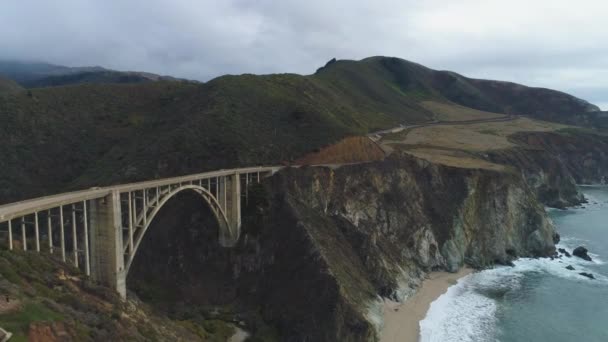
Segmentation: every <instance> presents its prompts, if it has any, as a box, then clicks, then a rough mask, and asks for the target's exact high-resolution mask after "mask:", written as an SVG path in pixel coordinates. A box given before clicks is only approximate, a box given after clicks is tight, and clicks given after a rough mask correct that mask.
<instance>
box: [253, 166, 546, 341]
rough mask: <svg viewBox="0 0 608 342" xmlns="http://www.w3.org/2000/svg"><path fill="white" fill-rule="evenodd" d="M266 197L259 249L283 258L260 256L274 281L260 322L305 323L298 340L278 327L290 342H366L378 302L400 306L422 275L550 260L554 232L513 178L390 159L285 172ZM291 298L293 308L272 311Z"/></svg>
mask: <svg viewBox="0 0 608 342" xmlns="http://www.w3.org/2000/svg"><path fill="white" fill-rule="evenodd" d="M268 191H269V193H270V194H271V198H272V199H271V205H270V209H269V215H270V217H271V219H270V220H268V221H269V222H271V225H270V226H269V227H265V229H267V231H266V232H265V234H269V235H268V236H263V237H262V238H261V240H260V241H261V243H262V245H265V244H266V243H268V241H273V240H275V238H274V236H277V237H281V238H280V240H278V241H276V240H275V241H276V242H274V243H273V245H274V246H275V247H276V246H278V245H281V244H284V246H285V247H283V248H278V249H277V248H273V249H269V251H270V254H269V255H267V256H266V258H267V259H266V260H270V261H268V263H267V266H266V267H264V269H265V273H267V276H268V278H269V279H272V282H274V283H273V284H272V285H273V286H271V287H269V288H272V292H271V293H269V294H268V297H267V311H268V312H269V313H270V314H271V315H272V316H273V317H272V318H274V319H277V320H278V321H279V322H281V321H283V322H284V323H287V321H288V320H289V318H287V317H291V318H293V317H294V316H297V315H294V311H295V312H296V313H297V312H301V311H308V312H314V313H316V314H315V315H312V316H310V315H309V316H307V317H305V316H300V317H298V318H297V319H296V320H297V321H298V323H299V325H300V326H301V327H302V328H301V329H298V330H296V329H293V328H292V327H293V325H292V324H284V326H283V328H282V329H281V331H282V333H283V335H284V336H290V337H292V340H294V341H304V340H318V341H335V340H339V341H361V340H374V339H375V336H376V335H375V333H376V331H377V329H379V328H380V326H381V324H382V323H381V316H380V315H379V312H380V311H379V310H380V309H379V306H380V303H379V300H378V297H379V296H381V297H389V298H392V299H395V300H403V299H404V298H405V297H407V296H408V295H410V294H411V292H413V290H414V289H415V288H416V287H417V285H418V284H419V282H420V280H421V279H422V277H423V276H424V274H425V272H428V271H430V270H437V269H443V270H449V271H457V270H458V269H459V268H460V267H462V265H463V264H464V263H467V264H469V265H472V266H478V267H482V266H486V265H490V264H493V263H505V262H507V261H509V260H510V259H512V258H514V257H516V256H544V255H548V254H550V253H552V252H553V251H554V245H553V240H552V237H553V234H554V231H553V227H552V225H551V224H550V223H549V221H548V219H547V217H546V215H545V212H544V210H543V208H542V206H541V205H539V204H538V202H537V201H536V198H535V196H534V194H533V192H531V191H530V190H529V188H528V186H527V185H526V183H525V182H524V181H523V180H522V179H521V177H519V176H518V175H517V174H515V173H499V172H494V171H485V170H470V169H459V168H452V167H445V166H438V165H434V164H430V163H428V162H425V161H422V160H420V159H412V158H408V157H405V156H398V157H394V158H391V159H389V160H387V161H384V162H378V163H370V164H361V165H354V166H347V167H342V168H339V169H336V170H332V169H328V168H307V169H288V170H284V171H282V172H280V173H279V174H277V175H276V176H274V177H273V178H272V179H271V183H270V185H269V187H268ZM265 234H263V235H265ZM275 234H277V235H275ZM296 236H297V240H296V241H294V240H295V239H296ZM294 242H297V244H294ZM295 246H300V247H299V248H301V249H302V250H301V251H298V250H294V248H297V247H295ZM311 265H316V266H315V267H313V268H312V269H309V267H311ZM286 268H287V269H289V270H291V271H290V272H288V273H285V269H286ZM307 270H308V271H307ZM304 293H307V296H308V298H303V297H302V296H303V294H304ZM294 297H296V298H298V297H299V298H302V299H303V301H302V302H301V303H298V304H299V305H293V307H292V305H290V306H288V307H286V306H284V305H283V303H285V302H284V301H283V300H285V299H287V298H294ZM281 298H282V299H283V300H282V299H281ZM277 307H279V308H280V309H279V311H280V314H274V313H275V312H276V308H277ZM303 308H310V309H311V310H303Z"/></svg>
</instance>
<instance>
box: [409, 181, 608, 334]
mask: <svg viewBox="0 0 608 342" xmlns="http://www.w3.org/2000/svg"><path fill="white" fill-rule="evenodd" d="M581 190H582V192H583V193H584V194H585V197H586V198H587V199H588V201H589V203H587V204H585V205H583V206H581V207H577V208H571V209H568V210H553V209H550V210H549V216H550V217H551V219H552V220H553V222H554V224H555V226H556V229H557V231H558V232H559V233H560V234H561V237H562V239H561V241H560V243H559V244H558V246H557V247H558V248H564V249H566V250H567V251H568V252H570V253H572V250H573V249H574V248H576V247H577V246H581V245H582V246H585V247H586V248H587V249H588V250H589V255H590V256H591V257H592V258H593V261H591V262H589V261H585V260H583V259H580V258H578V257H574V256H572V257H566V256H562V257H561V258H559V259H555V260H551V259H519V260H517V261H516V262H515V267H496V268H493V269H488V270H484V271H481V272H477V273H474V274H471V275H469V276H467V277H465V278H462V279H461V280H460V281H459V282H458V283H457V284H456V285H453V286H451V287H450V288H449V289H448V292H447V293H446V294H444V295H442V296H441V297H439V298H438V299H437V300H436V301H435V302H433V303H432V304H431V307H430V309H429V311H428V313H427V316H426V317H425V319H424V320H422V321H421V322H420V328H421V341H424V342H431V341H433V342H439V341H441V342H451V341H474V342H479V341H482V342H483V341H500V342H520V341H539V342H543V341H551V342H571V341H577V340H581V341H587V342H595V341H597V342H606V341H608V263H606V262H605V261H608V187H603V186H597V187H582V188H581ZM567 266H572V267H574V270H568V269H566V267H567ZM581 272H586V273H592V274H593V275H594V276H595V279H589V278H587V277H585V276H582V275H580V274H579V273H581Z"/></svg>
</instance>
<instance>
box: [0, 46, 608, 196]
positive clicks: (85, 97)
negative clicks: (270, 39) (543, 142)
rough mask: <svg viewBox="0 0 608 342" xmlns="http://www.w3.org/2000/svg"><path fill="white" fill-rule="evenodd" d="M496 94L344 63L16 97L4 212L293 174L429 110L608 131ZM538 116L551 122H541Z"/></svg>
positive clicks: (441, 78) (4, 127)
mask: <svg viewBox="0 0 608 342" xmlns="http://www.w3.org/2000/svg"><path fill="white" fill-rule="evenodd" d="M456 75H457V76H456ZM446 80H447V81H446ZM450 80H451V81H450ZM488 82H490V83H484V82H482V83H481V85H479V84H477V85H476V84H474V82H473V83H470V82H469V81H468V80H467V79H466V78H464V76H459V75H458V74H449V73H446V72H438V71H433V70H432V69H429V68H426V67H424V66H421V65H419V64H415V63H411V62H407V61H405V60H401V59H398V58H392V57H372V58H368V59H364V60H362V61H347V60H339V61H333V62H331V63H328V64H327V65H326V66H325V67H322V68H320V70H318V71H317V72H316V73H315V74H312V75H307V76H303V75H297V74H270V75H253V74H244V75H226V76H221V77H218V78H215V79H213V80H210V81H208V82H205V83H194V82H182V81H173V80H163V79H160V80H158V81H155V82H139V83H122V84H117V83H112V82H105V83H104V82H102V83H86V82H85V83H81V84H69V85H62V86H54V87H46V88H32V89H28V90H27V91H17V92H11V93H10V95H8V96H4V98H3V99H1V100H0V145H1V146H3V147H2V148H0V160H2V163H3V165H2V166H3V170H4V172H3V174H2V175H0V185H1V190H0V201H1V202H10V201H14V200H17V199H24V198H28V197H35V196H40V195H43V194H52V193H56V192H61V191H66V190H73V189H81V188H86V187H90V186H101V185H109V184H116V183H123V182H132V181H139V180H147V179H154V178H159V177H168V176H176V175H183V174H189V173H196V172H203V171H209V170H214V169H221V168H232V167H239V166H251V165H258V164H278V163H284V164H285V163H290V162H292V161H294V160H296V159H298V158H300V157H302V156H304V155H306V154H307V153H310V152H312V151H315V150H318V149H319V148H322V147H324V146H327V145H330V144H333V143H336V142H338V141H339V140H341V139H343V138H345V137H348V136H357V135H363V134H366V133H369V132H373V131H377V130H381V129H386V128H391V127H396V126H398V125H401V124H407V125H411V124H421V123H426V122H432V121H433V120H436V119H437V115H436V113H435V112H434V111H432V110H430V109H429V108H430V107H429V106H428V102H429V101H430V102H435V103H443V104H445V105H453V104H458V105H463V106H466V107H471V108H475V109H480V110H482V111H483V110H485V111H487V112H495V113H508V114H512V113H516V114H519V113H522V112H524V113H525V112H530V113H532V115H530V116H531V117H533V118H540V119H546V120H549V121H557V122H563V123H567V124H579V125H586V126H593V125H595V126H598V127H608V125H606V123H608V117H604V118H603V119H602V115H603V112H586V108H587V103H586V102H581V100H579V99H577V98H575V97H572V96H566V97H564V96H563V95H562V93H559V92H554V91H543V92H542V94H544V95H545V96H544V97H541V98H539V99H536V98H535V96H533V95H534V94H535V93H534V92H531V93H530V94H533V95H527V94H528V93H529V90H528V89H527V88H522V89H523V91H524V92H523V94H519V97H523V98H524V99H523V100H522V99H519V102H518V106H516V108H515V109H517V110H515V109H513V108H509V107H508V106H505V105H504V102H505V101H507V100H509V99H511V98H513V96H514V95H513V94H514V91H513V89H511V88H506V89H505V88H504V87H502V86H501V87H498V88H497V89H498V90H494V91H489V90H488V89H491V88H492V87H490V86H491V85H493V84H494V83H491V81H488ZM17 89H18V88H17ZM554 97H555V98H556V99H557V100H555V99H554ZM564 101H565V102H566V103H567V104H568V106H566V107H564V105H563V102H564ZM538 106H543V108H545V109H546V111H547V112H548V113H550V114H551V115H548V116H544V114H545V113H544V112H541V113H540V114H539V113H535V109H536V108H538ZM435 107H438V106H435ZM439 107H441V106H439ZM488 107H489V108H491V109H494V110H487V109H484V108H488ZM564 108H566V109H564ZM455 113H458V111H455ZM598 118H599V119H598ZM600 119H602V120H604V121H601V120H600ZM602 125H603V126H602ZM66 151H70V152H69V153H66Z"/></svg>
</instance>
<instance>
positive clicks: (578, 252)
mask: <svg viewBox="0 0 608 342" xmlns="http://www.w3.org/2000/svg"><path fill="white" fill-rule="evenodd" d="M587 252H588V251H587V248H585V247H583V246H578V247H576V248H575V249H574V250H573V251H572V255H574V256H577V257H579V258H581V259H584V260H587V261H592V259H591V257H590V256H589V254H587Z"/></svg>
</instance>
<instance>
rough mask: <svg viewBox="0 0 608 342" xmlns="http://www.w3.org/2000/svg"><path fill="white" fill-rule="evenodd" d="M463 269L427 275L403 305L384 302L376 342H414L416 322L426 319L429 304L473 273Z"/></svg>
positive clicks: (416, 337)
mask: <svg viewBox="0 0 608 342" xmlns="http://www.w3.org/2000/svg"><path fill="white" fill-rule="evenodd" d="M473 271H474V270H473V269H472V268H469V267H466V266H465V267H463V268H462V269H460V270H459V271H458V272H457V273H449V272H431V273H429V274H428V277H427V278H426V279H424V280H423V281H422V285H421V286H420V288H419V289H418V291H416V293H415V294H414V295H413V296H412V297H410V298H408V299H407V300H405V301H404V302H403V303H398V302H393V301H391V300H388V299H385V300H384V327H383V328H382V334H381V336H380V342H418V340H419V338H420V324H419V323H420V321H421V320H423V319H424V317H425V316H426V313H427V311H428V310H429V307H430V306H431V303H432V302H433V301H435V300H436V299H437V298H439V296H441V295H442V294H444V293H445V292H446V291H447V290H448V287H450V286H452V285H454V284H456V282H457V281H458V279H460V278H462V277H464V276H466V275H468V274H471V273H473Z"/></svg>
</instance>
